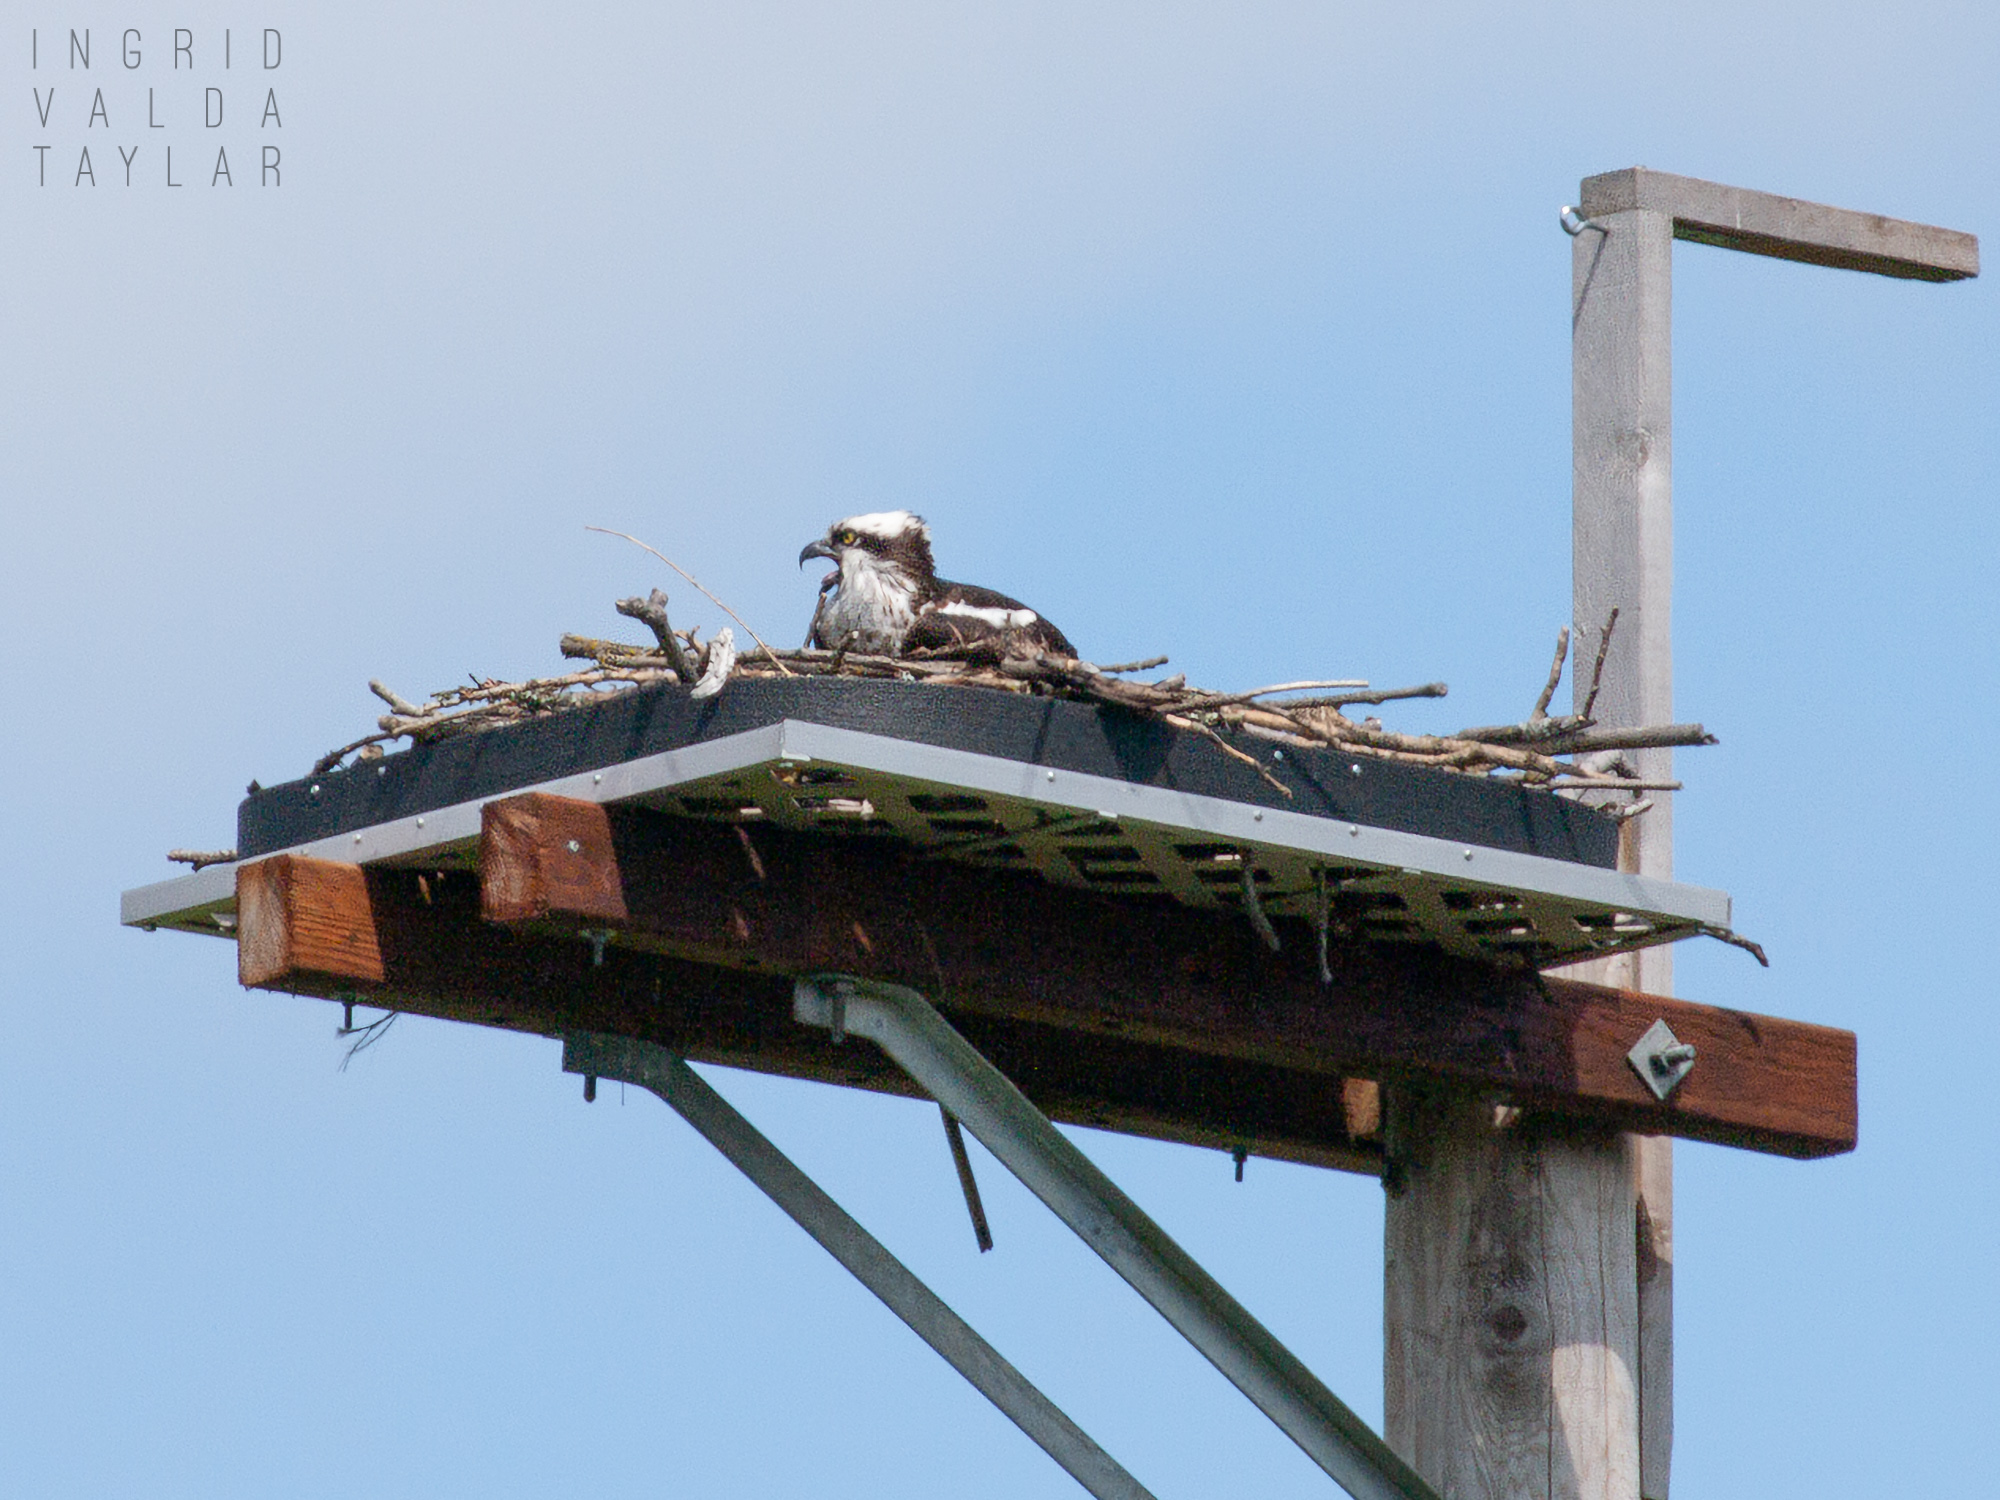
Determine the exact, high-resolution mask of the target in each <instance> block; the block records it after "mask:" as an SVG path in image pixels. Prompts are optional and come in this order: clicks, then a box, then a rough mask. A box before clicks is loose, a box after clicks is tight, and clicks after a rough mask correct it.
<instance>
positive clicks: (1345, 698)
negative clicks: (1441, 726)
mask: <svg viewBox="0 0 2000 1500" xmlns="http://www.w3.org/2000/svg"><path fill="white" fill-rule="evenodd" d="M1450 693H1451V688H1450V687H1449V686H1448V685H1447V684H1445V683H1442V682H1425V683H1420V684H1419V685H1418V686H1416V687H1406V688H1380V689H1377V690H1375V691H1372V692H1366V693H1335V694H1334V695H1333V696H1332V697H1330V698H1294V699H1293V700H1292V701H1291V702H1290V703H1287V704H1286V705H1285V707H1286V708H1346V707H1348V706H1349V705H1350V704H1355V703H1392V702H1395V701H1397V700H1398V699H1402V698H1444V697H1448V696H1449V695H1450Z"/></svg>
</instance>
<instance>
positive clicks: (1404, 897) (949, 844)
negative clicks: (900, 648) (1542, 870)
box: [640, 761, 1702, 967]
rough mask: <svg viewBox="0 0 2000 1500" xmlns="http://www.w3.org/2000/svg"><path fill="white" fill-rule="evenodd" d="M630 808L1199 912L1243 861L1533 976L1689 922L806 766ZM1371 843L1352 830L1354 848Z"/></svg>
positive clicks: (1231, 902) (1272, 890)
mask: <svg viewBox="0 0 2000 1500" xmlns="http://www.w3.org/2000/svg"><path fill="white" fill-rule="evenodd" d="M640 800H642V801H645V802H647V803H649V804H651V805H653V806H655V807H658V808H659V809H660V810H662V811H665V812H670V813H675V814H679V815H682V816H686V817H692V818H700V819H704V820H708V821H717V822H727V823H760V822H761V823H770V824H773V825H776V826H779V827H783V828H788V829H794V830H801V831H807V832H813V833H818V834H824V835H833V836H841V837H850V838H868V839H878V838H887V839H898V840H901V841H903V842H906V843H911V844H918V845H922V846H923V847H924V848H925V849H926V850H928V851H930V852H932V853H934V854H936V855H937V856H939V857H941V858H947V859H952V860H957V861H961V862H963V863H966V864H971V865H975V866H986V867H989V868H994V869H1010V870H1031V871H1033V872H1034V873H1036V874H1038V875H1040V876H1042V877H1043V878H1044V879H1047V880H1050V881H1053V882H1055V883H1056V884H1058V885H1065V886H1071V887H1075V888H1079V889H1087V890H1094V891H1100V892H1105V893H1109V894H1114V895H1118V896H1126V897H1139V898H1149V899H1154V900H1171V901H1178V902H1180V903H1182V904H1183V905H1187V906H1194V907H1202V908H1207V909H1211V910H1214V909H1223V910H1231V911H1241V910H1243V908H1244V904H1245V901H1244V894H1243V888H1244V869H1245V866H1246V864H1247V865H1248V867H1249V869H1250V871H1251V878H1252V879H1253V880H1254V881H1255V883H1256V889H1257V899H1258V903H1259V904H1260V905H1261V906H1262V907H1263V909H1264V910H1265V912H1266V913H1267V914H1269V915H1275V916H1294V917H1298V918H1300V919H1301V920H1304V921H1307V922H1312V921H1314V920H1316V919H1317V916H1318V914H1319V913H1320V912H1321V911H1322V910H1323V911H1325V912H1326V914H1327V916H1328V918H1329V925H1330V926H1331V928H1332V930H1333V931H1334V932H1335V933H1338V934H1341V935H1345V936H1350V937H1356V938H1361V939H1365V940H1367V941H1371V942H1385V943H1428V944H1435V945H1436V946H1438V947H1440V948H1443V949H1445V950H1446V951H1448V952H1451V953H1455V954H1460V955H1465V956H1471V957H1480V958H1485V959H1489V960H1498V961H1503V962H1508V963H1525V964H1529V965H1533V966H1535V967H1542V966H1546V965H1550V964H1557V963H1563V962H1569V961H1573V960H1576V959H1582V958H1592V957H1598V956H1601V955H1604V954H1607V953H1615V952H1620V951H1623V950H1626V949H1630V948H1635V947H1644V946H1647V945H1650V944H1653V943H1660V942H1670V941H1673V940H1674V939H1676V938H1681V937H1687V936H1691V935H1693V934H1694V933H1696V932H1698V931H1699V930H1700V928H1701V925H1702V924H1701V921H1700V920H1698V919H1693V918H1691V917H1690V915H1689V914H1688V913H1685V912H1681V913H1675V912H1671V911H1664V910H1658V909H1652V910H1649V909H1644V908H1643V907H1638V906H1634V907H1630V908H1628V907H1624V906H1618V905H1610V904H1606V903H1604V902H1602V901H1593V900H1589V899H1579V898H1577V897H1575V896H1569V895H1564V894H1560V893H1556V892H1550V891H1537V890H1533V889H1524V888H1522V887H1520V886H1519V885H1511V884H1510V885H1497V884H1488V883H1485V882H1480V881H1474V880H1459V879H1452V878H1449V877H1447V876H1443V875H1440V874H1438V873H1436V872H1434V871H1425V870H1422V869H1418V868H1413V867H1408V866H1403V865H1398V864H1394V863H1386V862H1375V861H1371V860H1368V859H1365V858H1359V857H1339V856H1329V855H1328V854H1326V853H1324V852H1320V851H1315V850H1311V849H1302V848H1298V847H1295V846H1292V845H1289V844H1287V843H1285V842H1281V841H1277V840H1267V839H1258V838H1236V837H1232V838H1226V839H1223V838H1215V837H1201V836H1196V834H1195V831H1194V830H1192V829H1190V828H1189V827H1186V826H1174V825H1172V824H1165V823H1161V822H1158V821H1155V820H1152V819H1149V818H1146V817H1139V816H1134V815H1132V814H1130V813H1122V812H1118V811H1115V810H1110V809H1106V810H1102V811H1096V812H1066V811H1063V810H1062V809H1060V808H1052V807H1050V806H1048V805H1047V804H1046V803H1043V802H1039V801H1030V800H1027V799H1025V798H1020V797H1010V796H1007V795H1005V794H1001V793H993V792H973V791H968V790H966V789H965V788H963V787H955V786H950V785H942V784H938V783H932V782H926V781H920V780H916V779H914V778H911V777H908V776H904V775H898V774H894V773H890V772H885V771H880V770H870V769H868V768H865V767H860V766H851V765H828V764H825V763H823V762H818V761H816V762H813V763H809V764H808V763H799V762H776V763H771V764H766V765H761V766H756V767H750V768H747V769H745V770H743V771H740V772H736V773H732V774H729V775H723V776H712V777H708V778H704V779H703V780H701V781H698V782H695V783H693V784H690V785H688V786H685V787H681V788H677V789H676V790H675V791H674V792H673V793H672V794H671V795H655V796H649V797H646V798H643V799H640ZM1257 816H1258V820H1259V821H1262V818H1261V815H1257ZM1315 821H1323V820H1315ZM1342 826H1346V825H1342ZM1373 833H1375V830H1359V831H1356V832H1355V833H1354V834H1352V835H1351V841H1355V842H1359V841H1360V840H1361V839H1362V838H1363V836H1364V834H1373ZM1476 859H1477V851H1467V852H1466V863H1468V864H1470V863H1474V862H1476ZM1534 863H1537V864H1550V863H1554V862H1553V861H1540V860H1537V861H1534Z"/></svg>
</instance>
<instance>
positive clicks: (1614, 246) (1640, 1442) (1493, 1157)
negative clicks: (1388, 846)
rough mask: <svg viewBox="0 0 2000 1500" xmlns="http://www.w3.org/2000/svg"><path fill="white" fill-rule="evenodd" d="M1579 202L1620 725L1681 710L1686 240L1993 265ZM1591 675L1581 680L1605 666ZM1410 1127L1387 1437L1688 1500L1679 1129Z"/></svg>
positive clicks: (1390, 1292) (1400, 1102)
mask: <svg viewBox="0 0 2000 1500" xmlns="http://www.w3.org/2000/svg"><path fill="white" fill-rule="evenodd" d="M1579 207H1580V209H1581V215H1580V216H1579V215H1578V214H1576V213H1573V212H1571V211H1568V210H1565V215H1564V225H1565V227H1566V228H1568V229H1570V231H1571V233H1572V235H1573V236H1574V239H1573V242H1572V253H1571V266H1572V281H1571V286H1572V303H1571V320H1572V321H1571V327H1572V364H1571V373H1572V398H1571V399H1572V424H1573V425H1572V444H1573V465H1574V473H1573V504H1574V549H1575V550H1574V608H1573V615H1574V620H1575V625H1576V652H1575V656H1574V658H1573V659H1574V660H1575V661H1578V662H1584V663H1588V662H1590V661H1592V660H1593V659H1594V657H1595V655H1596V652H1597V647H1598V643H1599V641H1600V640H1601V638H1602V633H1603V629H1604V625H1605V621H1606V620H1607V618H1608V617H1609V615H1610V613H1611V611H1612V609H1613V608H1616V609H1617V610H1618V612H1619V613H1618V624H1617V628H1616V630H1615V632H1614V634H1613V636H1612V641H1611V646H1610V652H1609V656H1608V657H1607V660H1606V667H1605V673H1604V679H1603V687H1602V691H1601V692H1600V694H1599V697H1598V701H1597V706H1596V717H1597V720H1598V722H1600V723H1601V724H1604V725H1607V726H1617V727H1623V726H1642V725H1652V724H1668V723H1672V722H1673V646H1672V635H1671V623H1672V620H1671V609H1672V580H1673V477H1672V476H1673V424H1672V310H1673V242H1674V240H1676V239H1686V240H1696V241H1699V242H1701V243H1704V244H1711V245H1718V246H1722V247H1724V248H1727V249H1734V250H1742V251H1747V252H1749V253H1751V254H1757V255H1768V256H1775V257H1777V258H1780V259H1787V260H1798V261H1805V262H1808V263H1811V264H1815V265H1825V266H1835V267H1840V268H1844V269H1848V270H1858V271H1868V272H1872V273H1875V274H1877V275H1884V276H1894V277H1900V278H1906V279H1913V280H1925V281H1956V280H1960V279H1963V278H1966V277H1970V276H1975V275H1977V274H1978V271H1979V247H1978V241H1977V240H1976V239H1974V238H1973V237H1972V236H1971V235H1967V234H1960V233H1956V232H1954V231H1951V230H1946V229H1936V228H1932V227H1930V226H1927V225H1921V224H1911V223H1905V222H1903V221H1900V220H1895V219H1885V218H1882V217H1879V216H1877V215H1873V214H1861V213H1854V212H1850V211H1848V210H1845V209H1835V208H1827V207H1824V206H1822V205H1819V204H1814V203H1804V202H1800V201H1798V200H1796V199H1791V198H1780V197H1775V196H1773V195H1771V194H1768V193H1757V192H1750V191H1747V190H1745V189H1741V188H1731V187H1724V186H1721V185H1720V184H1716V183H1710V182H1702V181H1698V180H1696V179H1693V178H1686V177H1674V176H1669V175H1668V174H1665V173H1661V172H1652V171H1648V170H1647V169H1645V168H1643V167H1635V168H1631V169H1628V170H1626V171H1623V172H1611V173H1606V174H1604V175H1602V176H1598V177H1591V178H1587V179H1585V181H1584V183H1583V187H1582V194H1581V203H1580V205H1579ZM1575 676H1576V679H1577V681H1578V682H1579V690H1580V691H1581V687H1582V685H1583V684H1584V683H1586V682H1587V679H1588V674H1587V673H1584V672H1579V673H1577V674H1575ZM1582 706H1583V705H1582V702H1581V701H1580V700H1579V702H1578V704H1577V707H1578V709H1579V710H1580V709H1581V708H1582ZM1630 753H1631V755H1632V758H1633V760H1634V761H1635V763H1636V766H1637V769H1638V770H1639V772H1640V774H1641V775H1642V776H1643V777H1644V778H1646V779H1649V780H1650V779H1659V780H1667V779H1670V778H1671V776H1672V773H1673V752H1672V751H1671V750H1664V749H1662V750H1639V751H1635V752H1630ZM1652 796H1653V798H1654V806H1653V808H1652V810H1651V811H1649V812H1647V813H1645V814H1644V815H1643V816H1641V817H1639V818H1637V819H1635V820H1633V821H1632V822H1630V823H1628V824H1627V825H1626V837H1625V839H1624V842H1623V845H1622V848H1621V860H1620V862H1621V865H1622V867H1623V868H1624V869H1626V870H1629V871H1632V872H1634V873H1637V874H1643V875H1648V876H1655V877H1658V878H1661V879H1668V878H1671V877H1672V875H1673V799H1672V796H1671V795H1670V794H1668V793H1664V792H1661V793H1654V794H1652ZM1672 965H1673V958H1672V953H1671V951H1670V950H1669V949H1668V948H1665V947H1657V948H1649V949H1644V950H1641V951H1639V952H1636V953H1630V954H1626V955H1623V956H1621V957H1618V958H1613V959H1607V960H1603V961H1600V962H1597V963H1593V964H1588V965H1583V966H1579V967H1578V968H1577V969H1575V970H1572V971H1571V972H1573V973H1577V974H1579V976H1580V977H1587V978H1589V979H1591V980H1593V981H1595V982H1598V983H1601V984H1607V985H1614V986H1617V987H1619V988H1621V989H1629V990H1638V991H1644V992H1646V993H1649V994H1654V995H1669V994H1671V993H1672V985H1673V967H1672ZM1633 1040H1634V1041H1636V1040H1637V1036H1636V1035H1635V1036H1634V1037H1633ZM1697 1066H1699V1064H1697ZM1389 1132H1390V1133H1389V1136H1388V1139H1387V1147H1388V1151H1389V1156H1390V1162H1391V1177H1390V1189H1391V1194H1390V1199H1389V1207H1388V1215H1387V1228H1386V1247H1385V1248H1386V1256H1385V1260H1386V1285H1385V1297H1384V1318H1385V1320H1386V1325H1387V1327H1386V1338H1385V1345H1384V1386H1385V1402H1386V1413H1385V1416H1386V1420H1385V1429H1386V1433H1385V1435H1386V1436H1387V1438H1388V1440H1389V1443H1390V1445H1391V1446H1392V1447H1394V1448H1395V1449H1396V1450H1397V1451H1398V1452H1399V1453H1401V1454H1402V1455H1403V1456H1404V1458H1405V1459H1407V1460H1408V1461H1409V1462H1410V1463H1411V1465H1412V1466H1413V1467H1414V1468H1416V1470H1417V1471H1418V1472H1419V1473H1420V1474H1422V1475H1423V1476H1424V1477H1425V1478H1426V1479H1428V1480H1429V1481H1430V1482H1431V1483H1432V1484H1433V1485H1434V1486H1435V1487H1436V1488H1437V1489H1438V1490H1439V1492H1440V1493H1441V1494H1443V1495H1444V1496H1445V1497H1447V1500H1503V1497H1504V1500H1529V1497H1532V1500H1544V1497H1546V1500H1558V1497H1561V1500H1639V1497H1643V1500H1667V1491H1668V1475H1669V1468H1670V1462H1671V1457H1672V1444H1673V1154H1672V1143H1671V1141H1669V1140H1668V1139H1667V1138H1665V1137H1663V1136H1635V1135H1616V1134H1611V1133H1608V1132H1598V1133H1583V1132H1579V1131H1578V1130H1576V1128H1575V1127H1574V1126H1570V1127H1567V1128H1562V1127H1547V1128H1544V1127H1540V1126H1538V1125H1537V1122H1536V1121H1535V1120H1534V1118H1533V1117H1532V1116H1527V1117H1523V1116H1520V1115H1518V1114H1516V1113H1515V1112H1513V1111H1509V1110H1505V1109H1499V1110H1496V1107H1495V1104H1494V1101H1493V1098H1492V1096H1491V1095H1481V1094H1477V1093H1473V1092H1470V1091H1465V1090H1438V1089H1433V1090H1428V1091H1423V1092H1412V1091H1409V1090H1404V1091H1402V1093H1401V1095H1400V1097H1398V1098H1397V1099H1396V1100H1395V1101H1394V1102H1393V1103H1392V1105H1391V1108H1390V1111H1389Z"/></svg>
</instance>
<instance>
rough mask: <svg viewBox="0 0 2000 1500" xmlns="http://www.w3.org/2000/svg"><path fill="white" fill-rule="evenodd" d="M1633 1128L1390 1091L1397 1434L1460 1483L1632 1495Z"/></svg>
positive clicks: (1389, 1356)
mask: <svg viewBox="0 0 2000 1500" xmlns="http://www.w3.org/2000/svg"><path fill="white" fill-rule="evenodd" d="M1625 1140H1626V1138H1624V1137H1621V1136H1619V1135H1617V1134H1616V1133H1613V1132H1610V1131H1603V1132H1599V1133H1596V1134H1590V1133H1580V1132H1577V1131H1574V1130H1566V1131H1562V1132H1559V1133H1553V1134H1552V1133H1548V1132H1545V1131H1539V1130H1537V1129H1536V1128H1535V1125H1534V1122H1532V1121H1529V1120H1516V1121H1514V1122H1513V1123H1512V1124H1511V1125H1509V1126H1507V1127H1504V1128H1503V1127H1499V1126H1496V1123H1495V1114H1494V1110H1493V1108H1492V1106H1491V1104H1489V1103H1487V1102H1486V1101H1484V1100H1482V1099H1479V1098H1477V1097H1475V1096H1473V1095H1470V1094H1467V1093H1464V1092H1461V1091H1451V1090H1445V1091H1416V1090H1399V1091H1396V1093H1395V1094H1394V1096H1393V1097H1392V1099H1391V1101H1390V1122H1389V1149H1390V1153H1391V1160H1392V1164H1393V1171H1394V1174H1395V1176H1394V1179H1393V1180H1394V1182H1395V1183H1396V1185H1397V1186H1396V1190H1395V1191H1393V1192H1392V1193H1391V1195H1390V1197H1389V1201H1388V1205H1387V1213H1386V1222H1385V1238H1384V1247H1385V1264H1384V1301H1383V1332H1384V1354H1383V1375H1384V1393H1383V1394H1384V1429H1383V1435H1384V1436H1385V1437H1386V1438H1387V1439H1388V1442H1389V1444H1390V1446H1391V1447H1393V1448H1394V1449H1396V1451H1397V1452H1398V1453H1400V1454H1401V1455H1402V1456H1403V1457H1404V1458H1405V1459H1406V1460H1407V1461H1408V1462H1409V1463H1410V1464H1411V1465H1412V1466H1413V1467H1414V1468H1415V1469H1416V1470H1417V1472H1418V1473H1420V1474H1422V1475H1423V1476H1424V1478H1426V1479H1427V1480H1429V1481H1430V1483H1431V1484H1432V1485H1433V1486H1434V1487H1435V1488H1436V1489H1437V1490H1438V1492H1439V1493H1440V1494H1441V1495H1444V1496H1447V1497H1449V1500H1636V1497H1637V1495H1638V1460H1639V1455H1638V1432H1637V1419H1636V1413H1637V1402H1636V1398H1635V1392H1634V1385H1633V1382H1634V1371H1635V1370H1636V1366H1637V1336H1638V1334H1637V1320H1638V1307H1637V1294H1636V1272H1635V1268H1634V1259H1635V1252H1634V1244H1633V1239H1632V1235H1631V1224H1632V1210H1633V1197H1632V1172H1631V1165H1630V1162H1629V1161H1628V1159H1627V1154H1626V1152H1627V1148H1626V1145H1625Z"/></svg>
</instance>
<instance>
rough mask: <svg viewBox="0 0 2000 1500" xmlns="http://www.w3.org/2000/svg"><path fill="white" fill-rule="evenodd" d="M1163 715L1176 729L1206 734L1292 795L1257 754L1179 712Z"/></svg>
mask: <svg viewBox="0 0 2000 1500" xmlns="http://www.w3.org/2000/svg"><path fill="white" fill-rule="evenodd" d="M1162 717H1164V718H1165V719H1166V721H1167V722H1168V723H1169V724H1171V725H1173V726H1174V727H1175V728H1176V729H1192V730H1193V731H1194V732H1195V733H1196V734H1199V735H1204V736H1206V737H1207V738H1208V739H1209V740H1210V741H1212V742H1213V743H1214V745H1215V748H1216V749H1218V750H1220V751H1221V752H1222V753H1223V754H1224V755H1227V756H1229V757H1231V758H1232V759H1235V760H1240V761H1242V762H1243V764H1244V765H1246V766H1248V767H1249V768H1250V769H1251V770H1253V771H1255V772H1256V773H1257V774H1258V775H1259V776H1261V777H1263V778H1264V780H1265V781H1267V782H1269V783H1270V784H1271V785H1272V786H1274V787H1276V788H1277V789H1278V790H1279V791H1281V792H1283V793H1284V794H1285V795H1286V796H1287V797H1289V796H1291V795H1292V789H1291V788H1290V787H1288V786H1286V785H1285V784H1284V782H1282V781H1280V780H1278V778H1277V777H1275V776H1273V775H1272V774H1271V773H1270V772H1269V771H1267V770H1265V769H1264V767H1263V763H1262V762H1260V761H1259V760H1258V759H1257V757H1256V756H1254V755H1245V754H1244V753H1243V752H1242V751H1241V750H1238V749H1237V748H1236V747H1235V746H1234V745H1232V744H1230V743H1229V741H1227V740H1225V739H1224V738H1223V737H1222V736H1221V735H1219V734H1217V733H1216V732H1215V731H1214V730H1213V729H1211V728H1209V727H1208V725H1206V724H1203V723H1199V722H1198V721H1196V720H1194V719H1186V718H1182V717H1181V716H1180V715H1179V714H1165V715H1162Z"/></svg>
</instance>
